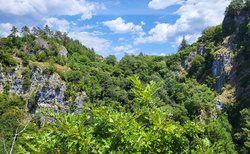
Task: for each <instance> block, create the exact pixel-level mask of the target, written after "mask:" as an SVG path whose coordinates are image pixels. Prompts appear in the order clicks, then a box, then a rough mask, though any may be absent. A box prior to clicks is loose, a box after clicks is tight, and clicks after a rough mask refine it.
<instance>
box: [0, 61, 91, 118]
mask: <svg viewBox="0 0 250 154" xmlns="http://www.w3.org/2000/svg"><path fill="white" fill-rule="evenodd" d="M0 68H1V69H0V92H1V93H2V92H3V91H4V87H5V86H6V84H7V82H8V83H9V86H10V90H9V92H10V93H15V94H17V95H24V96H26V97H28V98H30V97H31V94H32V93H33V92H35V100H36V103H37V107H36V108H33V107H32V106H31V105H28V106H27V107H29V109H30V112H31V113H35V112H36V111H37V110H40V109H41V108H43V107H45V108H50V109H51V110H52V111H54V112H59V111H62V112H70V105H71V102H69V101H66V100H64V93H65V91H66V86H65V83H64V81H62V80H61V78H60V76H59V75H58V74H56V73H54V74H52V75H47V74H42V69H41V68H33V67H30V69H31V76H30V80H31V86H30V88H29V89H28V90H26V91H24V89H23V85H22V82H23V76H22V74H21V72H22V70H23V69H24V68H23V67H22V66H16V67H15V70H13V71H12V72H10V73H7V74H6V73H5V72H4V71H3V68H2V67H0ZM85 98H86V94H85V93H84V92H83V93H81V94H80V95H78V96H77V98H76V100H75V104H76V110H75V111H74V112H75V113H76V112H81V108H80V105H83V104H84V102H85Z"/></svg>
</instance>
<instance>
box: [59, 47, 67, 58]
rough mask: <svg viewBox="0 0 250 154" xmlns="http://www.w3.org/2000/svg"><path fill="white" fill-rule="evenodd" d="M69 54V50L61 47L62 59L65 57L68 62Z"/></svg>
mask: <svg viewBox="0 0 250 154" xmlns="http://www.w3.org/2000/svg"><path fill="white" fill-rule="evenodd" d="M67 54H68V51H67V49H66V48H65V47H64V46H60V47H59V55H60V56H61V57H63V56H64V58H65V59H66V60H67Z"/></svg>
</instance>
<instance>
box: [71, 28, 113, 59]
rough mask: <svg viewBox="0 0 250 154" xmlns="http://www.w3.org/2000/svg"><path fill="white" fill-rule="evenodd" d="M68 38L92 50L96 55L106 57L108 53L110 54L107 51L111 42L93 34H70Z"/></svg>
mask: <svg viewBox="0 0 250 154" xmlns="http://www.w3.org/2000/svg"><path fill="white" fill-rule="evenodd" d="M68 36H69V37H71V38H73V39H77V40H79V41H80V42H81V43H82V44H84V45H85V46H87V47H88V48H94V49H95V51H96V52H97V53H98V54H102V55H104V54H106V55H108V52H110V51H109V49H110V47H111V42H110V41H108V40H106V39H103V38H99V37H97V36H96V35H95V34H92V33H88V32H70V33H69V34H68Z"/></svg>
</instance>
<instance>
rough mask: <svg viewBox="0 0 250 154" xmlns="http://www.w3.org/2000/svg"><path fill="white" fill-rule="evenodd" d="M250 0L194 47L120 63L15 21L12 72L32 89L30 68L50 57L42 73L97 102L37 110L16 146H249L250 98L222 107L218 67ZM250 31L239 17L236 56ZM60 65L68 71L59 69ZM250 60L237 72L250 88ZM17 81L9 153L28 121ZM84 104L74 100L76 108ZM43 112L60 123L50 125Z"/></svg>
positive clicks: (4, 114) (4, 99)
mask: <svg viewBox="0 0 250 154" xmlns="http://www.w3.org/2000/svg"><path fill="white" fill-rule="evenodd" d="M249 2H250V1H248V0H247V1H245V2H243V1H241V0H233V1H232V3H231V4H230V5H229V6H228V8H227V10H226V12H225V15H226V17H230V18H228V19H227V20H224V22H223V24H222V25H218V26H214V27H208V28H206V29H204V30H203V31H202V36H201V37H200V38H199V39H198V41H197V42H195V43H193V44H191V45H187V44H186V41H185V38H183V41H182V44H181V46H180V50H179V52H177V53H176V54H172V55H169V56H148V55H144V54H143V53H140V54H139V55H138V56H135V55H128V54H125V55H124V57H123V58H122V59H121V60H120V61H119V62H117V59H116V57H115V56H114V55H109V56H107V57H106V58H103V57H102V56H100V55H97V54H95V52H94V49H89V48H86V47H85V46H84V45H82V44H81V43H80V42H79V41H78V40H73V39H71V38H69V37H68V36H67V33H61V32H60V31H56V32H53V31H51V30H50V28H49V27H48V26H47V25H46V26H45V27H44V29H41V28H39V27H37V28H35V27H33V28H32V30H30V29H29V28H28V27H27V26H24V27H23V28H22V29H21V34H22V36H17V35H16V34H17V32H18V30H17V28H16V27H13V28H12V30H11V32H12V33H11V34H10V35H9V36H8V37H6V38H0V63H1V69H2V70H3V72H4V73H5V75H8V73H11V72H12V71H13V70H15V66H17V65H23V67H24V69H23V71H22V76H23V79H24V80H23V82H22V85H23V88H24V90H27V89H29V87H30V84H31V80H30V75H31V71H32V70H31V68H35V67H37V66H36V65H35V64H34V63H33V62H40V63H41V64H43V63H44V62H47V63H48V64H49V66H48V67H44V68H43V71H42V73H43V74H48V75H52V74H54V73H57V74H59V75H60V77H61V79H62V80H64V81H65V84H66V91H65V93H64V99H65V100H70V101H72V102H74V100H75V99H76V97H77V93H79V92H82V91H85V92H86V94H87V98H86V99H87V100H88V102H87V103H86V104H85V106H84V107H83V112H81V113H78V114H74V113H64V114H63V113H59V114H56V113H53V112H51V111H42V113H40V114H36V116H34V117H33V120H32V121H31V122H30V124H29V125H28V126H29V127H27V129H26V130H25V131H24V133H23V134H21V135H19V136H18V137H17V140H16V141H17V142H16V144H15V146H14V152H20V153H230V154H231V153H243V154H246V153H248V152H249V148H250V139H249V138H250V135H249V134H250V125H249V123H250V114H249V104H250V102H249V100H250V98H249V97H245V96H244V97H241V96H242V95H238V98H237V99H236V101H235V102H233V103H231V104H230V103H228V104H227V105H225V109H224V110H222V111H218V110H216V108H215V105H214V99H215V97H216V96H217V94H216V93H215V92H214V91H213V90H214V86H215V83H216V79H215V77H213V73H212V69H211V68H212V63H213V61H214V58H215V52H216V51H217V50H218V49H220V48H221V47H222V42H223V40H224V38H225V37H226V36H228V35H231V34H232V33H233V32H235V31H236V27H235V23H234V17H235V16H238V15H241V14H244V10H245V11H246V10H248V8H249V6H250V5H249V4H250V3H249ZM225 19H226V18H225ZM226 22H227V24H225V23H226ZM249 29H250V25H249V21H248V20H246V22H244V23H242V24H241V25H239V27H238V32H237V33H236V38H235V40H234V41H235V42H234V43H235V44H237V46H235V47H234V56H235V58H241V57H244V60H245V61H247V64H249V57H250V52H249V51H250V42H249V40H250V39H249V36H250V30H249ZM39 42H40V43H39ZM41 42H45V44H44V43H41ZM63 46H64V47H65V48H66V49H67V51H68V54H67V59H66V57H64V56H61V55H60V54H59V51H60V50H61V49H62V48H63ZM200 47H204V48H205V51H204V54H203V55H202V56H201V55H195V56H194V57H193V58H192V59H191V60H190V63H189V64H187V66H183V61H184V60H186V59H187V58H189V55H190V53H191V52H196V51H197V50H199V48H200ZM14 55H15V56H16V57H18V58H16V57H14ZM19 59H20V60H21V61H22V63H21V62H20V60H19ZM236 60H237V59H236ZM31 65H32V66H31ZM58 65H61V66H66V67H68V68H69V69H68V70H67V71H65V70H64V71H63V70H60V69H58V67H57V66H58ZM184 67H185V69H186V71H183V68H184ZM248 67H249V65H238V66H237V73H236V74H237V75H238V77H241V80H240V82H241V85H240V87H241V88H243V89H244V88H247V84H248V83H249V75H247V74H244V73H241V72H243V70H246V69H247V68H248ZM132 76H133V77H132ZM134 76H135V77H134ZM10 84H11V83H9V82H8V81H6V84H5V87H4V91H3V93H2V94H0V114H1V118H0V123H1V124H3V125H1V126H0V135H1V139H2V141H4V144H0V153H5V150H4V145H5V146H6V147H5V148H6V149H7V151H9V149H10V147H11V144H12V141H13V138H14V136H15V131H16V129H17V128H20V129H21V128H24V125H23V124H21V123H20V121H24V123H25V121H26V120H27V117H26V115H27V111H26V110H25V104H26V102H25V99H24V98H23V97H22V96H20V97H19V96H15V95H11V94H9V89H10V87H9V85H10ZM43 86H44V87H46V86H48V85H47V83H45V84H44V85H43ZM57 88H60V87H57ZM30 94H31V96H30V98H29V100H28V103H29V105H31V106H33V107H36V106H37V103H36V100H35V91H33V92H30ZM75 108H76V105H75V104H74V103H72V105H71V106H70V110H71V112H73V111H74V110H75ZM41 115H42V116H48V118H53V119H55V121H56V122H55V123H44V124H42V122H41V117H40V116H41ZM17 119H18V121H17ZM1 143H3V142H1Z"/></svg>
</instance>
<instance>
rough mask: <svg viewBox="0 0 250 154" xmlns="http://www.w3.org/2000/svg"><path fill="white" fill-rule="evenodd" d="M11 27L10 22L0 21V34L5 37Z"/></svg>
mask: <svg viewBox="0 0 250 154" xmlns="http://www.w3.org/2000/svg"><path fill="white" fill-rule="evenodd" d="M11 29H12V24H10V23H0V36H3V37H7V36H8V35H9V34H10V30H11Z"/></svg>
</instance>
